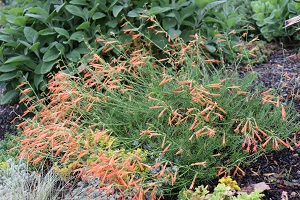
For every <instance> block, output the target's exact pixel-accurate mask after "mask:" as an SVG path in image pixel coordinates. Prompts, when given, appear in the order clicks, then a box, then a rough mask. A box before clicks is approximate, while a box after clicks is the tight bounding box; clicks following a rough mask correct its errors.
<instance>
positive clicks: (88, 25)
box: [76, 22, 90, 30]
mask: <svg viewBox="0 0 300 200" xmlns="http://www.w3.org/2000/svg"><path fill="white" fill-rule="evenodd" d="M89 27H90V22H83V23H82V24H80V25H79V26H78V27H77V28H76V30H80V29H87V28H89Z"/></svg>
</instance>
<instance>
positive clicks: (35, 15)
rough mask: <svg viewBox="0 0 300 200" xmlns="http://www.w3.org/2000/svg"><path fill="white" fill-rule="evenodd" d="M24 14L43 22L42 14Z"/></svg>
mask: <svg viewBox="0 0 300 200" xmlns="http://www.w3.org/2000/svg"><path fill="white" fill-rule="evenodd" d="M25 16H27V17H32V18H34V19H38V20H41V21H42V22H45V20H46V19H45V18H44V17H43V16H42V15H39V14H31V13H26V14H25Z"/></svg>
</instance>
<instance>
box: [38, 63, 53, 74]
mask: <svg viewBox="0 0 300 200" xmlns="http://www.w3.org/2000/svg"><path fill="white" fill-rule="evenodd" d="M55 63H56V61H50V62H43V63H42V67H41V70H40V73H41V74H46V73H48V72H50V71H51V70H52V68H53V67H54V65H55Z"/></svg>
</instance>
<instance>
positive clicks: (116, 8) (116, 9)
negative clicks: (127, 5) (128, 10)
mask: <svg viewBox="0 0 300 200" xmlns="http://www.w3.org/2000/svg"><path fill="white" fill-rule="evenodd" d="M122 9H123V6H118V5H114V6H113V8H112V11H113V16H114V17H117V16H118V15H119V13H120V12H121V10H122Z"/></svg>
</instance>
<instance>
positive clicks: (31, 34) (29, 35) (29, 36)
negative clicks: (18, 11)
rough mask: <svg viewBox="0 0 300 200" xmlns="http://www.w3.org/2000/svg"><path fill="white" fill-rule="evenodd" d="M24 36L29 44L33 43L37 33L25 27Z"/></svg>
mask: <svg viewBox="0 0 300 200" xmlns="http://www.w3.org/2000/svg"><path fill="white" fill-rule="evenodd" d="M24 35H25V37H26V39H27V40H28V41H29V42H30V43H35V41H36V39H37V31H36V30H34V29H33V28H31V27H27V26H26V27H25V28H24Z"/></svg>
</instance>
